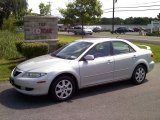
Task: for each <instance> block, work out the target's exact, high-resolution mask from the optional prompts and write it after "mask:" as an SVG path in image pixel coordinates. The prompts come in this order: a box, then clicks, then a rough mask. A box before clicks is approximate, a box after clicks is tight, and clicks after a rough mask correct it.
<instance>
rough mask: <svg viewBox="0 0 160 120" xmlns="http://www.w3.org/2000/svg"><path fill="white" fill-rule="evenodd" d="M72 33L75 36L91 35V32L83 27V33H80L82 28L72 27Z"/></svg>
mask: <svg viewBox="0 0 160 120" xmlns="http://www.w3.org/2000/svg"><path fill="white" fill-rule="evenodd" d="M72 32H73V33H74V34H75V35H92V34H93V31H92V30H91V29H89V28H87V27H85V26H84V27H83V32H82V26H75V27H73V30H72Z"/></svg>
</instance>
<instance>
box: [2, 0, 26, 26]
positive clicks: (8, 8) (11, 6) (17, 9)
mask: <svg viewBox="0 0 160 120" xmlns="http://www.w3.org/2000/svg"><path fill="white" fill-rule="evenodd" d="M27 6H28V3H27V0H0V8H1V10H0V28H1V27H2V24H3V20H4V18H6V19H7V18H8V17H9V16H10V15H14V16H15V17H16V18H17V19H22V17H23V16H21V13H22V12H23V11H25V10H27Z"/></svg>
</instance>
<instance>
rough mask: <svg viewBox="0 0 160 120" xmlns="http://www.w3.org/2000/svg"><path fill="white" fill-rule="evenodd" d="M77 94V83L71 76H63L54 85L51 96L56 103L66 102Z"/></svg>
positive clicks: (50, 92)
mask: <svg viewBox="0 0 160 120" xmlns="http://www.w3.org/2000/svg"><path fill="white" fill-rule="evenodd" d="M74 93H75V82H74V80H73V79H72V78H71V77H69V76H61V77H59V78H58V79H56V81H55V82H53V83H52V85H51V88H50V91H49V94H50V96H51V98H53V100H55V101H65V100H68V99H69V98H71V97H72V96H73V94H74Z"/></svg>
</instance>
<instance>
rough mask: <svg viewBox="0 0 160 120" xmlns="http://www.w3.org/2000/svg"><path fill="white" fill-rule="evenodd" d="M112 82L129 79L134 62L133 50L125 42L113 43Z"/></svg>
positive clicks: (134, 53)
mask: <svg viewBox="0 0 160 120" xmlns="http://www.w3.org/2000/svg"><path fill="white" fill-rule="evenodd" d="M112 47H113V57H114V62H115V63H114V80H121V79H127V78H130V77H131V75H132V73H133V69H132V68H133V65H134V63H135V61H136V58H137V56H136V52H135V50H134V49H133V48H132V47H131V46H130V45H128V44H127V43H125V42H122V41H113V42H112Z"/></svg>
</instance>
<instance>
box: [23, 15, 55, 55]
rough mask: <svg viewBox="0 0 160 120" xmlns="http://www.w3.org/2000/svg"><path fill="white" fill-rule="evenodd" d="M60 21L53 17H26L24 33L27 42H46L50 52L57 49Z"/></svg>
mask: <svg viewBox="0 0 160 120" xmlns="http://www.w3.org/2000/svg"><path fill="white" fill-rule="evenodd" d="M57 24H58V19H57V17H51V16H25V17H24V32H25V41H26V42H46V43H48V44H49V52H52V51H54V50H55V49H56V43H57V41H58V25H57Z"/></svg>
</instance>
